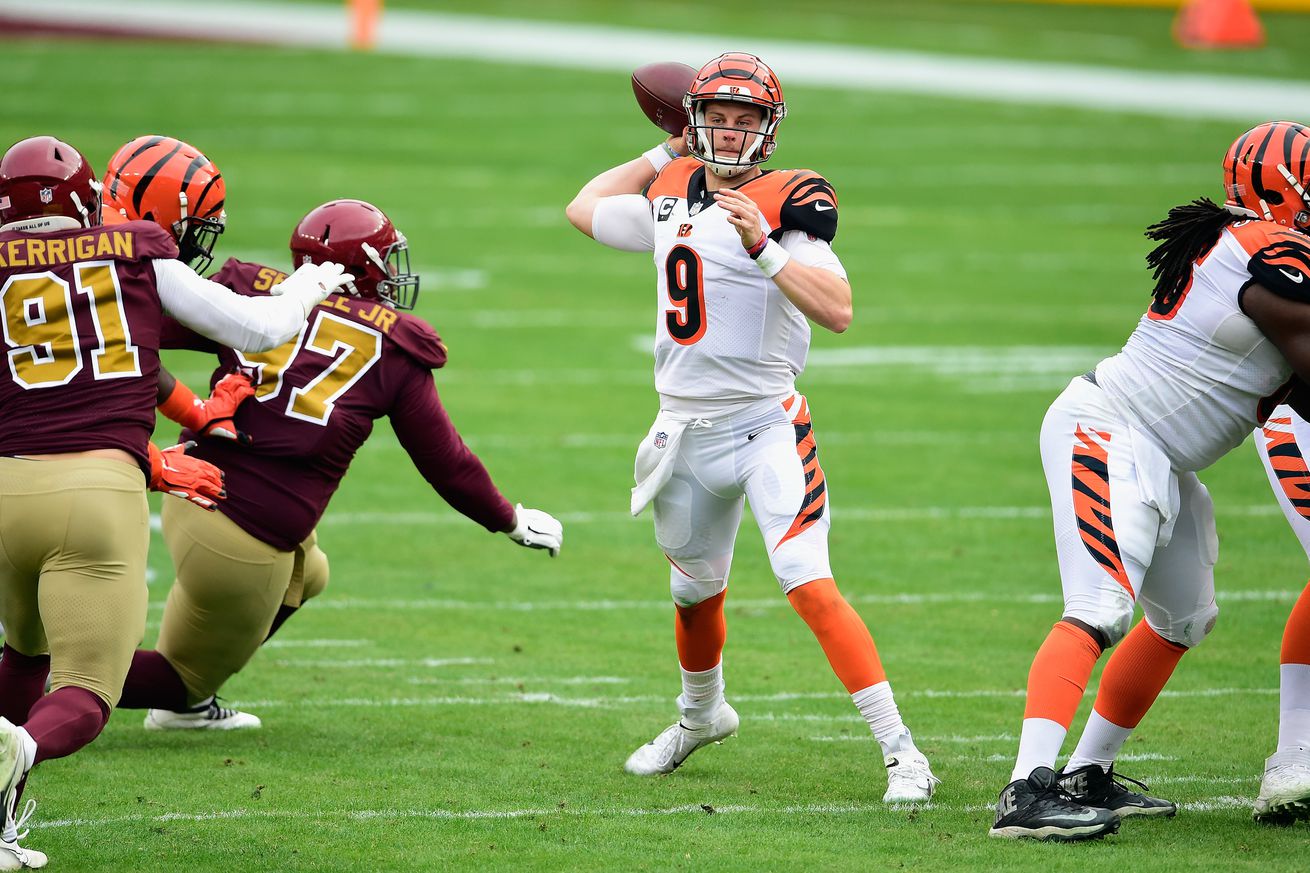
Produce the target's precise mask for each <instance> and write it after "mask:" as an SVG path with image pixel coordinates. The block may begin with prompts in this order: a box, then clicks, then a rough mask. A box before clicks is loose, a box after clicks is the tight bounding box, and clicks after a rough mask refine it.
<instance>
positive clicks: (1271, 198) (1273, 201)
mask: <svg viewBox="0 0 1310 873" xmlns="http://www.w3.org/2000/svg"><path fill="white" fill-rule="evenodd" d="M1264 200H1265V202H1266V203H1268V204H1269V205H1270V206H1282V205H1283V195H1282V194H1280V193H1279V192H1277V191H1266V192H1265V197H1264Z"/></svg>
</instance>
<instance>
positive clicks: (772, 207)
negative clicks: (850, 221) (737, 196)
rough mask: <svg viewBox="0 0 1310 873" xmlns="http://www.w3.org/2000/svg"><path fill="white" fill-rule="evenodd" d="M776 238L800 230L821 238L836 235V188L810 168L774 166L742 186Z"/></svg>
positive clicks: (830, 237)
mask: <svg viewBox="0 0 1310 873" xmlns="http://www.w3.org/2000/svg"><path fill="white" fill-rule="evenodd" d="M742 191H743V193H745V194H747V195H748V196H749V197H750V198H751V199H752V200H754V201H755V203H756V205H757V206H759V207H760V212H761V213H762V214H763V215H764V219H765V220H766V221H767V222H768V223H769V226H770V227H772V228H773V233H772V236H773V237H774V238H775V239H776V238H777V237H778V236H781V235H782V234H783V233H784V232H786V231H789V230H799V231H804V232H805V233H808V234H809V235H810V236H814V237H818V238H819V239H821V240H823V241H824V242H832V241H833V238H834V237H836V236H837V192H836V191H834V190H833V187H832V185H831V184H829V183H828V180H827V179H825V178H823V177H822V176H820V175H819V174H818V173H816V172H814V171H813V170H773V171H771V172H768V173H765V174H764V175H762V176H759V177H758V178H756V179H753V180H751V181H750V182H748V183H747V184H746V185H744V186H742Z"/></svg>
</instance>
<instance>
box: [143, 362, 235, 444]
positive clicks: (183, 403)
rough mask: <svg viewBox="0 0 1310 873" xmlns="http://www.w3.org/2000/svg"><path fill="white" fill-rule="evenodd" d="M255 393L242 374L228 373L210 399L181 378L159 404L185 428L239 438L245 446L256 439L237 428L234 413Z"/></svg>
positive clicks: (207, 434) (205, 434) (215, 387)
mask: <svg viewBox="0 0 1310 873" xmlns="http://www.w3.org/2000/svg"><path fill="white" fill-rule="evenodd" d="M254 395H255V386H254V383H252V382H251V381H250V378H249V377H248V376H246V375H244V374H242V373H229V374H227V375H226V376H224V377H223V378H222V379H220V380H219V381H218V384H217V385H215V386H214V392H213V393H212V394H210V395H209V399H208V400H201V399H200V398H198V397H196V395H195V394H193V393H192V392H191V389H190V388H188V387H187V386H186V385H184V384H182V380H180V379H178V380H176V381H175V382H174V384H173V391H172V393H171V394H169V395H168V399H167V400H165V401H164V402H163V403H160V404H159V411H160V412H162V413H163V414H164V415H166V416H167V417H169V418H171V419H172V420H173V421H176V422H177V423H178V424H180V425H182V426H183V427H185V428H190V429H191V430H193V431H195V432H196V433H198V434H200V435H201V436H212V437H221V438H223V439H228V440H236V441H237V442H238V443H240V444H241V445H243V446H248V445H250V444H251V443H252V442H253V440H252V439H251V438H250V434H248V433H245V432H244V431H239V430H237V429H236V425H235V424H233V422H232V416H234V415H236V412H237V407H238V406H240V405H241V401H243V400H245V399H246V398H247V397H253V396H254Z"/></svg>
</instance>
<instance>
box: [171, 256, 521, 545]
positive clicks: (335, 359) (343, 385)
mask: <svg viewBox="0 0 1310 873" xmlns="http://www.w3.org/2000/svg"><path fill="white" fill-rule="evenodd" d="M285 277H286V274H285V273H282V272H280V271H278V270H274V269H272V268H271V267H265V266H262V265H260V264H251V263H245V262H242V261H238V260H236V259H235V258H233V259H229V260H228V262H227V263H225V264H224V265H223V267H222V269H221V270H219V271H218V273H216V274H215V275H214V276H212V277H211V278H212V279H213V281H215V282H218V283H219V284H221V285H226V286H227V287H229V288H231V289H232V290H233V291H235V292H237V293H238V294H243V295H246V296H257V295H263V294H267V293H268V291H269V289H270V288H272V287H273V286H274V285H276V284H277V283H278V282H280V281H281V280H282V279H284V278H285ZM164 346H165V347H166V348H167V347H185V348H192V349H199V350H213V349H214V348H215V347H214V345H213V343H212V342H209V341H208V340H205V339H204V338H203V337H200V336H198V335H197V334H194V333H191V332H189V331H187V330H186V329H185V328H182V327H181V326H180V325H177V324H176V322H172V323H170V324H168V325H167V327H166V329H165V341H164ZM217 352H218V358H219V366H218V369H217V370H215V371H214V375H213V378H212V379H211V380H210V384H211V385H212V384H213V383H215V382H217V381H218V380H219V379H220V378H222V377H223V375H224V374H226V373H230V372H233V371H241V372H245V373H247V374H249V375H250V376H252V377H253V378H254V379H255V381H256V384H257V387H256V392H255V397H254V398H253V399H251V400H247V401H246V402H245V403H243V404H241V408H240V409H238V410H237V414H236V419H235V421H236V426H237V427H238V428H240V429H241V430H243V431H245V432H246V433H248V434H250V436H251V437H252V438H253V439H254V443H253V444H252V445H250V446H246V447H241V446H238V445H237V444H236V443H235V442H233V441H231V440H225V439H218V438H208V439H206V438H202V439H201V440H200V445H199V446H197V447H196V449H194V450H193V452H192V454H195V455H197V456H199V457H201V458H204V459H205V460H206V461H209V462H211V463H213V464H216V465H217V466H219V467H220V468H222V470H223V471H224V473H226V474H227V492H228V497H227V500H225V501H222V502H220V503H219V507H218V508H219V511H220V512H222V513H223V514H224V515H226V516H227V517H228V518H230V519H232V521H234V522H235V523H236V524H237V525H239V526H240V527H241V528H242V529H243V530H245V531H246V532H247V533H249V534H250V535H251V536H253V537H255V538H256V539H259V540H261V541H263V542H265V543H268V544H269V545H271V546H274V547H275V548H278V549H282V550H284V551H286V550H290V549H293V548H295V547H296V546H297V545H299V544H300V543H301V542H302V541H303V540H304V539H305V538H306V537H307V536H309V534H310V531H312V530H313V529H314V526H315V525H316V524H318V520H319V518H321V517H322V515H323V512H324V510H326V509H327V505H328V501H329V500H330V499H331V497H332V494H333V493H334V492H335V491H336V490H337V486H338V485H339V484H340V482H341V477H342V476H344V475H345V474H346V469H347V468H348V467H349V466H350V462H351V459H353V458H354V457H355V452H356V450H358V449H359V447H360V445H362V444H363V442H364V441H365V440H366V439H368V436H369V434H370V433H372V432H373V422H374V421H376V420H377V419H379V418H381V417H382V416H384V415H385V416H388V417H389V418H390V419H391V424H392V427H393V428H394V430H395V432H396V436H397V437H398V438H399V439H400V442H401V445H402V446H404V448H405V450H406V451H407V452H409V455H410V457H411V458H412V459H413V461H414V465H415V466H416V467H417V468H418V469H419V472H420V473H422V474H423V477H424V478H425V479H427V481H428V482H429V483H431V484H432V486H433V487H434V488H435V489H436V490H437V492H438V493H439V494H440V495H441V496H442V497H443V498H444V499H445V500H446V501H447V502H448V503H450V505H451V506H453V507H454V508H455V509H457V510H459V511H460V512H462V513H463V514H464V515H467V516H468V517H469V518H471V519H473V520H474V521H476V522H478V523H479V524H482V525H483V526H485V527H486V528H487V529H489V530H493V531H499V530H505V529H506V528H508V527H509V526H510V525H511V524H512V523H513V521H514V508H513V507H512V506H511V505H510V504H509V503H508V501H506V500H505V498H504V497H502V496H501V494H500V492H499V491H497V490H496V486H495V485H493V484H492V482H491V477H490V476H489V475H488V474H487V471H486V468H485V467H483V466H482V462H481V461H479V460H478V458H477V456H476V455H474V454H473V452H471V451H470V450H469V449H468V447H467V446H465V445H464V441H463V440H461V439H460V437H459V433H458V432H457V431H456V430H455V428H454V426H453V425H452V424H451V422H450V418H449V417H448V416H447V415H446V412H445V410H444V409H443V408H442V406H441V401H440V400H439V399H438V396H437V390H436V385H435V384H434V383H433V378H432V372H431V371H432V370H435V369H438V368H440V367H441V366H442V365H444V364H445V363H446V348H445V346H444V345H442V343H441V338H440V337H438V336H437V333H436V331H434V330H433V329H432V328H431V327H430V326H429V325H428V324H427V323H426V322H424V321H422V320H421V319H419V318H416V317H415V316H413V315H410V314H408V313H405V312H397V311H396V310H394V309H391V308H389V307H387V306H384V305H383V304H381V303H379V302H377V301H376V300H361V299H359V298H355V297H348V296H345V295H341V294H334V295H333V296H331V297H329V298H328V299H327V300H326V301H324V302H323V303H322V304H320V305H319V306H317V307H316V308H315V309H314V311H313V312H312V313H310V316H309V319H308V321H307V322H306V324H305V328H304V330H303V331H302V332H301V334H300V336H299V337H297V338H296V339H294V340H292V341H291V342H288V343H286V344H285V345H283V346H281V347H279V348H276V349H273V350H272V351H269V352H263V353H261V354H249V353H238V352H235V351H233V350H232V349H228V348H221V347H220V348H218V349H217ZM186 436H187V438H189V439H194V438H195V436H194V435H193V434H190V433H188V434H187V435H186Z"/></svg>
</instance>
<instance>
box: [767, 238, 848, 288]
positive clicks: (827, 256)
mask: <svg viewBox="0 0 1310 873" xmlns="http://www.w3.org/2000/svg"><path fill="white" fill-rule="evenodd" d="M779 245H781V246H782V247H783V248H784V249H786V250H787V252H788V253H789V254H790V255H791V256H792V257H793V258H795V259H796V260H797V261H799V262H800V263H802V264H804V265H805V266H807V267H822V268H823V269H825V270H827V271H828V272H830V273H836V274H837V275H838V276H841V277H842V278H843V279H846V278H847V277H846V268H845V267H843V266H842V263H841V258H839V257H837V253H836V252H834V251H833V250H832V246H830V245H828V243H826V242H824V241H823V240H821V239H818V238H817V237H812V236H810V235H809V234H808V233H806V232H805V231H803V230H789V231H785V232H784V233H783V235H782V239H781V240H780V241H779ZM848 281H849V280H848Z"/></svg>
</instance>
